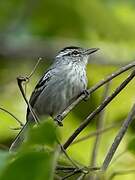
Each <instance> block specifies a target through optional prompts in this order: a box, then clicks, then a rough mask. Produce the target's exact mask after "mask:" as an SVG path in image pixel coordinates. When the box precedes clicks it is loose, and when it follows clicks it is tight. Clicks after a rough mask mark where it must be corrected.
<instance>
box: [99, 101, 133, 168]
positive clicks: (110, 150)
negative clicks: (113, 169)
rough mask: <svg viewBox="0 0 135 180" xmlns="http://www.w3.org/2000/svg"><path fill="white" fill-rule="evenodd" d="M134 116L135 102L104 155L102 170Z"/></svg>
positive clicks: (110, 158)
mask: <svg viewBox="0 0 135 180" xmlns="http://www.w3.org/2000/svg"><path fill="white" fill-rule="evenodd" d="M134 117H135V104H134V105H133V107H132V109H131V111H130V113H129V115H128V117H127V119H126V120H125V121H124V122H123V124H122V126H121V128H120V130H119V132H118V134H117V135H116V137H115V139H114V141H113V144H112V145H111V147H110V149H109V151H108V153H107V155H106V157H105V160H104V162H103V165H102V168H101V169H102V171H106V170H107V168H108V166H109V164H110V162H111V160H112V158H113V156H114V154H115V152H116V150H117V148H118V146H119V144H120V142H121V140H122V138H123V137H124V135H125V133H126V131H127V129H128V127H129V125H130V124H131V122H132V121H133V119H134Z"/></svg>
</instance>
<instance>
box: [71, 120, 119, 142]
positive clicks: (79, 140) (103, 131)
mask: <svg viewBox="0 0 135 180" xmlns="http://www.w3.org/2000/svg"><path fill="white" fill-rule="evenodd" d="M120 124H121V122H115V123H114V124H112V125H110V126H108V127H106V128H103V129H100V130H97V131H94V132H92V133H90V134H88V135H86V136H84V137H82V138H80V139H77V140H75V141H74V142H73V143H72V144H71V146H72V145H74V144H77V143H80V142H82V141H85V140H87V139H89V138H93V137H95V136H96V135H98V134H103V133H106V132H108V131H110V130H112V129H113V128H116V127H118V125H120Z"/></svg>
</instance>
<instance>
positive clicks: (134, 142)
mask: <svg viewBox="0 0 135 180" xmlns="http://www.w3.org/2000/svg"><path fill="white" fill-rule="evenodd" d="M128 150H129V151H130V152H132V153H133V154H134V155H135V138H133V139H132V140H131V141H130V142H129V143H128Z"/></svg>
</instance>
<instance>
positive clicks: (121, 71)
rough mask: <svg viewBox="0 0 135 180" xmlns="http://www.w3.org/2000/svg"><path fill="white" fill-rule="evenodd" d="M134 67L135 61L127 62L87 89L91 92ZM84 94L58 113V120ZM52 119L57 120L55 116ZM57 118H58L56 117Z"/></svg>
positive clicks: (83, 96) (62, 117)
mask: <svg viewBox="0 0 135 180" xmlns="http://www.w3.org/2000/svg"><path fill="white" fill-rule="evenodd" d="M133 67H135V61H134V62H132V63H131V64H128V65H126V66H123V67H121V68H120V69H119V70H117V71H116V72H114V73H112V74H111V75H108V76H107V77H106V78H105V79H103V80H101V81H100V82H98V83H97V84H96V85H94V86H93V87H92V88H90V89H89V90H88V93H89V94H91V93H93V92H94V91H96V90H97V89H98V88H100V87H101V86H103V85H104V84H106V83H107V82H109V81H111V80H112V79H114V78H115V77H117V76H119V75H120V74H122V73H124V72H125V71H128V70H129V69H131V68H133ZM85 96H86V94H84V93H83V94H81V95H80V96H79V97H78V98H77V99H76V100H75V101H74V102H73V103H72V104H71V105H70V106H69V107H67V108H66V109H65V110H64V111H63V112H62V113H61V114H59V115H58V117H61V118H60V120H61V121H62V120H63V119H64V118H65V117H66V116H67V114H68V113H69V112H70V111H71V110H72V109H73V108H74V107H75V106H76V105H77V104H78V103H79V102H80V101H82V100H83V99H84V98H85ZM54 119H56V120H57V117H55V118H54ZM58 119H59V118H58Z"/></svg>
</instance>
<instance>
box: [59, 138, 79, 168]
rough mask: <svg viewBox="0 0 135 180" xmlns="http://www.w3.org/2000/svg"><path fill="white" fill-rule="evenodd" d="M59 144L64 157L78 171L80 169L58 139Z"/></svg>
mask: <svg viewBox="0 0 135 180" xmlns="http://www.w3.org/2000/svg"><path fill="white" fill-rule="evenodd" d="M57 142H58V144H59V146H60V148H61V151H62V152H63V153H64V155H65V156H66V158H67V159H68V160H69V161H70V162H71V164H72V165H73V166H74V167H76V169H80V167H79V166H78V165H77V164H76V163H75V162H74V161H73V160H72V159H71V158H70V157H69V155H68V154H67V152H66V151H65V149H64V148H63V146H62V145H61V143H60V142H59V140H58V139H57Z"/></svg>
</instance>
